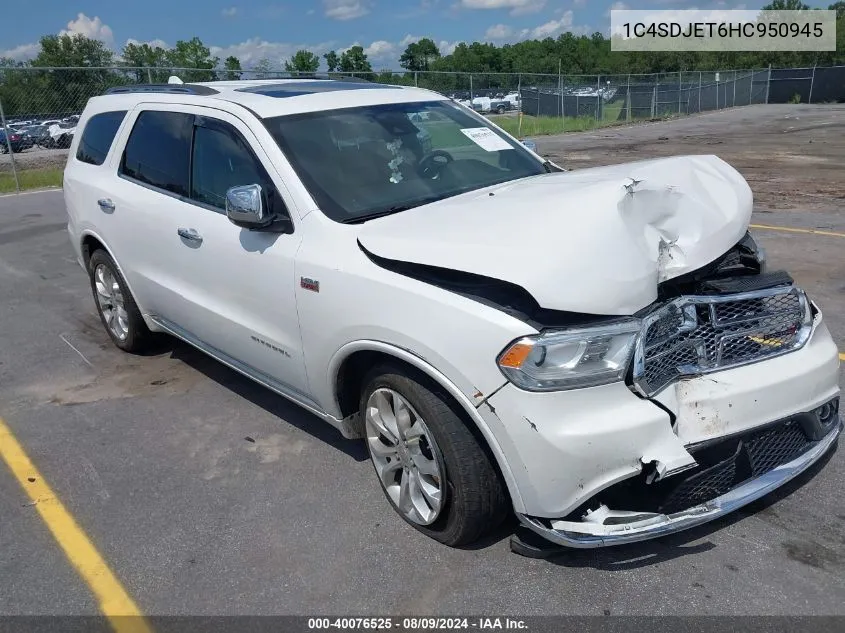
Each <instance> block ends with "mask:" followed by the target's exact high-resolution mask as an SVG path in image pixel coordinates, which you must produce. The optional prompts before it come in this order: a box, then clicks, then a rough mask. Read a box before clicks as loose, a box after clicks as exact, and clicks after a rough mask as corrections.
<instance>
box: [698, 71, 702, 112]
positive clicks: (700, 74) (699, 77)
mask: <svg viewBox="0 0 845 633" xmlns="http://www.w3.org/2000/svg"><path fill="white" fill-rule="evenodd" d="M702 76H703V75H702V72H701V71H700V70H699V71H698V113H699V114H701V81H702Z"/></svg>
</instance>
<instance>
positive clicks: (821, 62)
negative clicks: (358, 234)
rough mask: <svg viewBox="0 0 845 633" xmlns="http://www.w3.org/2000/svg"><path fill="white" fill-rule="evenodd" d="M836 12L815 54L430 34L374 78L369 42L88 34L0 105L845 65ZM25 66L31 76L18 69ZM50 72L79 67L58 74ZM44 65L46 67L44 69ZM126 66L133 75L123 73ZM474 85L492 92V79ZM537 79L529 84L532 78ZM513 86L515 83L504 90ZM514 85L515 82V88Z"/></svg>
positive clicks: (843, 33)
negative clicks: (224, 50) (325, 44)
mask: <svg viewBox="0 0 845 633" xmlns="http://www.w3.org/2000/svg"><path fill="white" fill-rule="evenodd" d="M764 9H769V10H782V9H789V10H809V7H807V5H805V4H803V3H802V2H800V0H774V1H773V2H772V3H771V4H769V5H767V6H766V7H764ZM830 9H831V10H833V11H836V13H837V45H836V50H835V51H827V52H818V53H807V52H626V53H622V52H614V51H611V50H610V48H611V42H610V39H608V38H607V37H605V36H604V35H602V34H601V33H594V34H592V35H589V36H587V35H580V36H576V35H574V34H572V33H568V32H567V33H563V34H561V35H560V36H558V37H557V38H551V37H548V38H545V39H542V40H525V41H521V42H517V43H514V44H504V45H501V46H497V45H495V44H492V43H489V42H473V43H471V44H467V43H460V44H458V45H457V46H456V47H455V49H454V50H453V51H452V52H450V53H448V54H445V55H444V54H442V52H441V51H440V50H439V48H438V46H437V45H436V43H435V42H434V41H433V40H431V39H430V38H422V39H420V40H419V41H416V42H411V43H410V44H408V46H407V47H406V49H405V50H404V52H403V53H402V55H401V56H400V57H399V60H398V61H399V65H400V66H401V67H402V69H403V70H402V71H400V72H393V70H382V71H379V72H374V71H373V67H372V64H371V62H370V61H369V59H368V57H367V54H366V52H365V51H364V49H363V47H361V46H352V47H350V48H349V49H346V50H343V51H341V52H340V53H338V52H337V51H329V52H327V53H325V54H323V55H322V59H321V57H320V56H318V55H317V54H316V53H314V52H312V51H308V50H299V51H297V52H295V53H294V54H293V55H292V56H291V57H290V58H289V59H287V60H285V61H284V62H283V66H282V67H281V68H280V67H279V66H278V65H274V64H273V63H272V62H271V61H270V60H269V59H266V58H265V59H261V60H259V61H258V62H257V63H255V64H253V65H252V66H251V67H250V68H248V69H245V68H243V67H242V64H241V61H240V60H239V59H238V58H237V57H235V56H229V57H226V58H225V59H223V60H221V59H220V58H219V57H216V56H213V55H212V54H211V50H210V49H209V47H207V46H206V45H205V44H204V43H203V42H202V40H200V38H198V37H194V38H192V39H190V40H179V41H177V42H176V45H175V46H173V47H172V48H163V47H160V46H153V45H150V44H142V43H135V42H130V43H127V44H126V45H125V46H124V47H123V49H122V50H121V52H120V56H119V57H118V55H117V54H116V53H115V52H114V51H112V50H110V49H109V48H108V47H107V46H106V45H105V44H104V43H103V42H101V41H99V40H95V39H89V38H86V37H84V36H82V35H67V34H66V35H45V36H44V37H42V38H41V40H40V50H39V52H38V54H37V55H36V57H35V58H34V59H32V60H31V61H29V62H19V61H15V60H11V59H2V58H0V99H2V103H3V106H4V109H5V110H6V112H7V113H10V114H16V113H61V112H73V111H78V110H80V109H81V108H82V106H84V104H85V102H86V101H87V99H88V98H90V97H91V96H94V95H96V94H100V93H102V91H103V90H104V89H105V88H108V87H110V86H116V85H121V84H125V83H127V82H135V83H162V82H166V81H167V79H168V77H169V76H170V75H171V74H172V72H173V71H172V69H174V68H179V69H183V70H180V71H179V72H178V74H179V76H180V78H181V79H182V80H183V81H186V82H198V81H213V80H217V79H240V78H247V77H248V78H273V77H279V76H280V74H279V73H280V71H282V70H284V71H285V72H298V73H314V72H317V71H318V70H320V68H321V66H322V65H325V68H326V69H327V70H328V71H329V72H340V73H346V74H354V75H355V76H360V77H363V78H366V79H370V80H375V81H378V82H382V83H397V84H414V83H418V84H419V85H422V86H426V87H429V88H433V89H435V90H441V91H449V90H457V89H462V90H465V89H467V88H470V87H471V84H469V83H468V82H467V81H466V77H465V76H460V75H451V76H450V75H448V74H434V73H432V74H431V75H429V76H426V75H424V73H426V71H440V72H441V73H449V72H452V73H475V74H479V75H480V74H487V75H492V74H493V73H520V74H534V73H536V74H541V73H542V74H558V73H559V72H560V73H563V74H564V75H598V74H602V75H625V74H646V73H667V72H679V71H711V70H733V69H737V70H738V69H751V68H766V67H769V66H772V67H775V68H790V67H809V66H817V65H818V66H828V65H838V64H845V0H840V1H838V2H836V3H834V4H832V5H830ZM22 67H27V68H28V69H29V70H28V72H16V69H19V68H22ZM51 67H68V68H72V69H71V70H64V71H60V72H51V71H49V70H46V69H48V68H51ZM39 68H43V69H45V70H44V71H40V72H39V71H38V69H39ZM120 68H123V69H125V70H119V69H120ZM479 79H481V82H477V83H476V84H475V86H476V87H484V86H483V83H484V81H485V80H484V78H483V77H479ZM486 81H487V83H489V84H490V85H492V84H493V83H496V84H497V85H501V86H502V87H507V88H513V87H515V86H516V83H515V82H514V81H511V80H510V79H506V78H505V79H490V78H489V77H488V79H487V80H486ZM526 81H527V82H528V83H531V79H530V78H526ZM505 84H508V85H507V86H505ZM510 84H514V85H513V86H511V85H510Z"/></svg>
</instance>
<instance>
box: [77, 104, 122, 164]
mask: <svg viewBox="0 0 845 633" xmlns="http://www.w3.org/2000/svg"><path fill="white" fill-rule="evenodd" d="M125 116H126V110H119V111H114V112H102V113H100V114H95V115H94V116H92V117H91V118H90V119H88V123H87V124H86V125H85V130H84V131H83V132H82V138H81V139H80V140H79V147H78V148H77V150H76V159H77V160H81V161H82V162H83V163H89V164H91V165H102V164H103V162H104V161H105V160H106V155H107V154H108V153H109V148H110V147H111V144H112V141H114V136H115V134H117V129H118V128H119V127H120V124H121V123H122V122H123V118H124V117H125Z"/></svg>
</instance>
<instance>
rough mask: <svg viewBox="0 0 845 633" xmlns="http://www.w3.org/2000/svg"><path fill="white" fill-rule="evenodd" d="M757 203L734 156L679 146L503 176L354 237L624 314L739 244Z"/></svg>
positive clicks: (401, 257) (399, 254)
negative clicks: (595, 164)
mask: <svg viewBox="0 0 845 633" xmlns="http://www.w3.org/2000/svg"><path fill="white" fill-rule="evenodd" d="M491 193H492V194H493V195H491ZM751 209H752V195H751V189H750V188H749V186H748V184H747V183H746V182H745V180H744V179H743V178H742V176H741V175H740V174H739V173H738V172H737V171H736V170H735V169H734V168H733V167H731V166H730V165H728V164H727V163H725V162H724V161H722V160H721V159H719V158H717V157H716V156H683V157H674V158H663V159H657V160H649V161H642V162H637V163H627V164H623V165H614V166H610V167H599V168H594V169H584V170H579V171H574V172H558V173H551V174H544V175H541V176H537V177H534V178H528V179H525V180H521V181H517V182H512V183H506V184H504V185H501V186H498V187H494V188H490V189H485V190H483V191H482V192H471V193H468V194H463V195H460V196H457V197H454V198H449V199H446V200H442V201H440V202H436V203H433V204H429V205H425V206H423V207H417V208H415V209H411V210H409V211H405V212H402V213H398V214H395V215H391V216H387V217H385V218H381V219H377V220H371V221H369V222H366V223H364V224H363V225H361V230H360V233H359V237H358V239H359V241H360V243H361V245H362V246H363V247H364V248H365V249H367V250H368V251H369V252H371V253H373V254H375V255H377V256H379V257H382V258H386V259H392V260H396V261H403V262H413V263H418V264H428V265H431V266H439V267H442V268H451V269H454V270H461V271H465V272H470V273H476V274H479V275H484V276H487V277H493V278H496V279H500V280H503V281H509V282H511V283H514V284H518V285H519V286H522V287H523V288H525V290H527V291H528V292H529V293H530V294H531V295H532V296H533V297H534V298H535V299H536V300H537V302H538V303H539V304H540V306H542V307H543V308H548V309H553V310H567V311H572V312H584V313H589V314H608V315H624V314H632V313H634V312H636V311H637V310H640V309H641V308H644V307H645V306H647V305H649V304H651V303H652V302H654V301H655V300H656V299H657V284H658V283H659V282H661V281H664V280H666V279H671V278H673V277H677V276H679V275H682V274H684V273H687V272H689V271H692V270H696V269H698V268H701V267H702V266H704V265H706V264H708V263H710V262H712V261H714V260H715V259H716V258H718V257H719V256H720V255H722V254H724V253H725V252H726V251H727V250H728V249H729V248H731V247H732V246H733V245H734V244H736V243H737V242H738V241H739V240H740V239H741V238H742V237H743V235H745V232H746V230H747V227H748V223H749V221H750V219H751Z"/></svg>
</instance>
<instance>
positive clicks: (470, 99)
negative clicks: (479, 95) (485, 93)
mask: <svg viewBox="0 0 845 633" xmlns="http://www.w3.org/2000/svg"><path fill="white" fill-rule="evenodd" d="M472 99H473V96H472V73H470V74H469V106H470V107H472Z"/></svg>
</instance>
